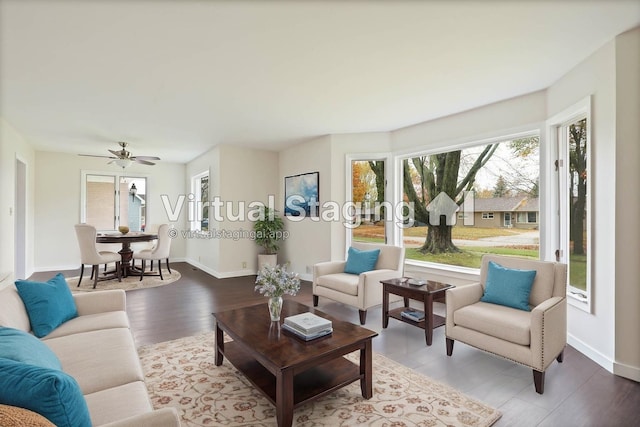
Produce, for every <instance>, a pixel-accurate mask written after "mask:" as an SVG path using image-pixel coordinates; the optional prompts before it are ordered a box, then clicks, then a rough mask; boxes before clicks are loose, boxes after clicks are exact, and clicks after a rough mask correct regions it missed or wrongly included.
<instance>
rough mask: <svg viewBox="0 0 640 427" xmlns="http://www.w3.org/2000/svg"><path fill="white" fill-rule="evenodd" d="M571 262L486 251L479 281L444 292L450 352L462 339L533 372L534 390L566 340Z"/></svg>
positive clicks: (540, 389)
mask: <svg viewBox="0 0 640 427" xmlns="http://www.w3.org/2000/svg"><path fill="white" fill-rule="evenodd" d="M566 291H567V265H566V264H561V263H557V262H548V261H538V260H529V259H523V258H516V257H507V256H499V255H484V256H483V257H482V264H481V268H480V282H479V283H473V284H470V285H465V286H458V287H456V288H452V289H448V290H447V293H446V310H447V317H446V324H445V335H446V346H447V355H448V356H451V355H452V354H453V344H454V342H455V341H461V342H463V343H465V344H468V345H470V346H473V347H476V348H479V349H480V350H484V351H486V352H488V353H491V354H494V355H497V356H501V357H504V358H505V359H509V360H511V361H513V362H516V363H519V364H521V365H524V366H527V367H529V368H531V369H532V370H533V380H534V385H535V389H536V392H538V393H539V394H542V393H544V374H545V371H546V370H547V368H548V367H549V365H551V363H553V361H554V359H555V360H557V361H558V362H562V360H563V355H564V348H565V346H566V344H567V296H566Z"/></svg>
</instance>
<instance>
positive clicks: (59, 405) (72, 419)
mask: <svg viewBox="0 0 640 427" xmlns="http://www.w3.org/2000/svg"><path fill="white" fill-rule="evenodd" d="M0 372H2V375H0V403H2V404H5V405H11V406H19V407H21V408H25V409H28V410H30V411H33V412H37V413H38V414H40V415H42V416H43V417H45V418H47V419H48V420H49V421H51V422H52V423H54V424H55V425H56V426H57V427H85V426H86V427H91V417H90V416H89V408H87V402H86V401H85V400H84V396H83V395H82V392H81V391H80V387H79V386H78V383H77V382H76V380H75V379H73V377H71V376H69V375H68V374H65V373H64V372H62V371H59V370H57V369H47V368H42V367H40V366H35V365H29V364H27V363H21V362H16V361H15V360H9V359H4V358H1V357H0Z"/></svg>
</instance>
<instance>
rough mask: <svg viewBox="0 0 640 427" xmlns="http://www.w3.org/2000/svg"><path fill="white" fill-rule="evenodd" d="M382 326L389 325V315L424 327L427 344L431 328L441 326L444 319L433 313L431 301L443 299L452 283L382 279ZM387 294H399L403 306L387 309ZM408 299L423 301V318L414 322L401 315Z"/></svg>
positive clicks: (429, 342)
mask: <svg viewBox="0 0 640 427" xmlns="http://www.w3.org/2000/svg"><path fill="white" fill-rule="evenodd" d="M381 283H382V286H383V289H382V327H383V328H386V327H387V326H389V317H393V318H394V319H398V320H400V321H401V322H405V323H408V324H410V325H413V326H417V327H419V328H422V329H424V336H425V338H426V340H427V345H431V343H432V342H433V329H434V328H437V327H438V326H442V325H444V323H445V319H444V317H442V316H438V315H437V314H434V313H433V301H434V300H444V295H445V291H446V290H447V289H449V288H453V287H454V286H453V285H448V284H446V283H440V282H433V281H431V280H428V281H426V283H425V284H424V285H420V286H416V285H411V284H409V283H408V282H407V281H405V280H403V279H402V278H399V279H390V280H383V281H382V282H381ZM389 294H394V295H400V296H401V297H403V298H404V307H401V308H394V309H393V310H389ZM409 299H413V300H417V301H422V302H423V303H424V320H421V321H420V322H414V321H413V320H410V319H407V318H405V317H402V311H403V310H404V309H405V308H407V307H409Z"/></svg>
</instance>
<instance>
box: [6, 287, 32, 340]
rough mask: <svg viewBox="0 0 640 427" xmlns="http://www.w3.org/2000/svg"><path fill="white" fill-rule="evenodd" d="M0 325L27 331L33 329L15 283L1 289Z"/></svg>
mask: <svg viewBox="0 0 640 427" xmlns="http://www.w3.org/2000/svg"><path fill="white" fill-rule="evenodd" d="M0 326H6V327H7V328H15V329H20V330H21V331H25V332H29V331H30V330H31V323H29V315H28V314H27V309H26V308H25V306H24V303H23V302H22V298H20V294H18V290H17V289H16V286H15V285H14V284H13V283H11V284H10V285H8V286H4V287H3V288H2V289H0Z"/></svg>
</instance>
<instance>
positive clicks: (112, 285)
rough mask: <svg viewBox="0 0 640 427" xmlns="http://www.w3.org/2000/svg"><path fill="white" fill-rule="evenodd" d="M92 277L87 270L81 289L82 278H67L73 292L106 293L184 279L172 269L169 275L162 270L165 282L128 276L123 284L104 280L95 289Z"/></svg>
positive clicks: (155, 285) (166, 283)
mask: <svg viewBox="0 0 640 427" xmlns="http://www.w3.org/2000/svg"><path fill="white" fill-rule="evenodd" d="M90 275H91V268H85V275H84V276H83V277H82V283H80V287H78V286H77V285H78V279H79V278H80V276H76V277H69V278H67V284H68V285H69V289H71V291H72V292H77V291H81V292H82V291H84V292H91V291H104V290H106V289H124V290H125V291H130V290H133V289H146V288H155V287H157V286H164V285H168V284H170V283H173V282H175V281H176V280H178V279H179V278H180V277H182V275H181V274H180V272H179V271H178V270H176V269H175V268H173V267H172V268H171V274H169V271H168V270H165V269H163V270H162V277H163V278H164V280H160V276H145V277H143V278H142V281H141V280H140V276H128V277H126V278H122V282H118V279H112V280H103V281H102V282H98V286H96V288H95V289H93V280H91V279H90V278H89V276H90Z"/></svg>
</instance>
